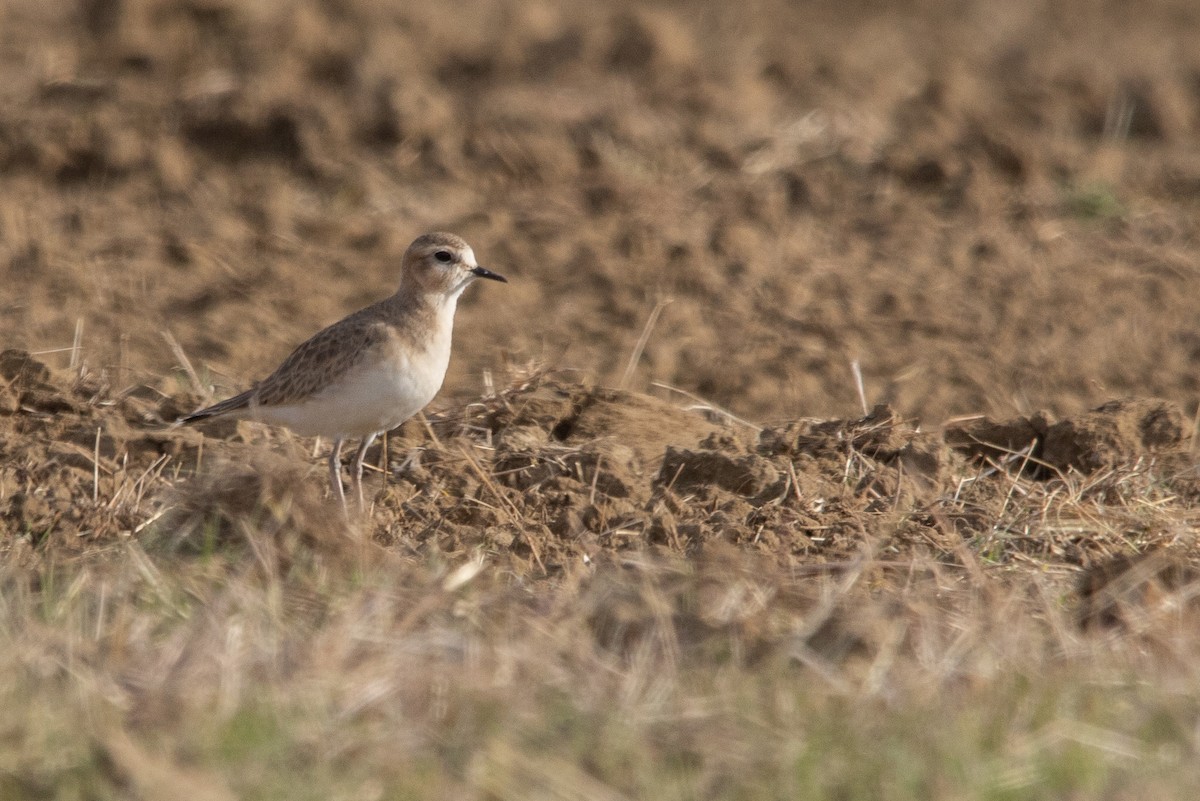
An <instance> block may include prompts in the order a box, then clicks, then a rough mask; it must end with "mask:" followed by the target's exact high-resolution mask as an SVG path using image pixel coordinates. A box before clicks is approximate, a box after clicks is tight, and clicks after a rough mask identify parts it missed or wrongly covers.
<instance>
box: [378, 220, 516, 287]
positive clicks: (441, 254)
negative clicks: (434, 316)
mask: <svg viewBox="0 0 1200 801" xmlns="http://www.w3.org/2000/svg"><path fill="white" fill-rule="evenodd" d="M476 278H490V279H491V280H493V281H504V282H505V283H507V282H508V279H507V278H505V277H504V276H502V275H498V274H497V273H494V272H492V271H491V270H488V269H485V268H483V267H480V266H479V263H478V262H476V261H475V252H474V251H473V250H471V246H470V245H468V244H467V243H466V242H465V241H464V240H463V238H462V237H460V236H456V235H454V234H447V233H442V232H437V233H432V234H424V235H422V236H419V237H417V239H416V240H415V241H414V242H413V243H412V244H411V245H409V246H408V250H407V251H406V252H405V254H404V277H403V279H402V283H401V286H402V287H406V288H417V289H418V290H419V291H421V292H426V293H429V294H435V295H445V296H447V297H450V298H457V297H458V296H459V294H460V293H461V292H462V291H463V290H464V289H466V288H467V285H468V284H470V283H471V282H472V281H474V280H475V279H476Z"/></svg>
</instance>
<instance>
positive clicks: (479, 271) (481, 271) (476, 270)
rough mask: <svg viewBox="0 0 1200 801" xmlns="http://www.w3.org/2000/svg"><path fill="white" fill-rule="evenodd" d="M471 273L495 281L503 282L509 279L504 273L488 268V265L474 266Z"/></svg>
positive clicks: (505, 282)
mask: <svg viewBox="0 0 1200 801" xmlns="http://www.w3.org/2000/svg"><path fill="white" fill-rule="evenodd" d="M471 273H472V274H473V275H477V276H479V277H480V278H490V279H491V280H493V281H499V282H500V283H502V284H507V283H508V279H507V278H505V277H504V276H503V275H501V274H500V273H494V272H492V271H491V270H489V269H487V268H486V267H472V268H471Z"/></svg>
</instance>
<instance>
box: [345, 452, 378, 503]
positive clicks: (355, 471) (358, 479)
mask: <svg viewBox="0 0 1200 801" xmlns="http://www.w3.org/2000/svg"><path fill="white" fill-rule="evenodd" d="M377 436H379V435H378V434H367V435H366V436H365V437H363V438H362V442H361V443H360V444H359V446H358V450H357V451H356V452H355V454H354V467H353V468H352V472H351V475H352V476H353V477H354V490H355V491H356V492H357V493H358V511H359V512H360V513H361V512H365V511H367V501H366V499H365V498H363V488H362V471H363V459H365V458H366V456H367V448H369V447H371V443H372V442H374V441H375V437H377Z"/></svg>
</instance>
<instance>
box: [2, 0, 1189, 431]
mask: <svg viewBox="0 0 1200 801" xmlns="http://www.w3.org/2000/svg"><path fill="white" fill-rule="evenodd" d="M1197 41H1200V6H1197V4H1195V3H1194V2H1190V0H1149V2H1143V3H1138V4H1131V3H1095V2H1085V1H1084V0H1068V2H1035V1H1033V0H1024V1H1021V2H1010V3H1003V4H996V3H991V2H970V0H913V1H912V2H895V3H886V4H882V3H870V2H811V3H789V2H783V1H782V0H761V1H760V2H751V3H749V4H736V5H735V4H728V3H724V2H719V1H718V0H696V1H695V2H664V3H641V4H638V3H621V2H611V3H596V2H583V1H582V0H567V2H537V1H536V0H535V1H533V2H530V1H528V0H519V1H518V0H496V1H495V2H464V1H461V0H460V1H458V2H443V1H442V0H439V2H428V1H426V0H417V1H416V2H394V3H389V2H382V1H381V0H287V1H285V0H256V2H252V3H239V2H234V0H184V2H176V0H82V2H65V0H64V1H60V2H43V1H42V0H6V2H4V3H3V4H2V5H0V346H3V347H21V348H25V349H28V350H31V351H36V352H42V353H43V354H44V355H43V356H42V357H41V358H43V359H44V360H46V361H48V362H49V363H51V364H58V365H60V366H66V365H68V364H69V363H71V362H72V361H74V362H76V363H79V362H86V363H87V364H88V365H89V366H91V367H92V368H93V369H103V370H105V371H106V372H107V373H108V374H109V376H110V378H111V380H112V381H113V383H114V384H116V385H118V386H125V385H129V384H133V383H148V384H150V385H152V386H156V387H159V388H161V389H163V390H164V391H166V392H175V391H178V390H179V389H180V388H182V387H185V386H187V384H186V382H184V381H182V380H181V372H180V370H179V360H178V359H177V358H176V355H175V354H174V353H173V352H172V348H171V346H170V345H169V344H168V340H169V339H170V338H173V339H174V340H176V341H177V342H178V343H179V345H180V346H181V348H182V350H183V352H184V353H185V354H186V355H187V356H188V357H189V358H190V359H191V361H192V362H193V364H195V365H196V367H197V369H198V370H200V371H201V374H202V375H203V376H204V377H205V380H207V381H209V382H211V384H212V385H213V386H214V388H215V392H216V394H217V395H218V396H222V395H224V394H226V393H229V392H232V391H234V390H235V389H240V388H243V387H245V386H246V385H247V384H248V383H249V382H250V381H251V380H253V379H255V378H257V377H260V376H262V375H263V374H264V373H265V372H266V371H267V370H269V369H271V368H272V367H273V366H274V365H275V364H276V363H277V362H278V361H279V360H280V359H281V358H282V357H283V356H284V355H286V354H287V352H288V351H289V350H290V349H291V348H292V347H293V346H294V345H295V344H297V343H298V342H300V341H301V340H302V339H304V338H305V337H307V336H309V335H310V334H312V333H313V332H315V331H316V330H317V329H318V328H320V327H321V326H323V325H325V324H328V323H329V322H332V321H333V320H335V319H337V318H339V317H340V316H342V315H343V314H345V313H347V312H349V311H351V310H353V309H355V308H357V307H359V306H361V305H365V304H366V303H368V302H371V301H373V300H375V299H377V298H380V297H383V296H385V295H387V294H389V293H390V292H391V291H393V289H394V287H395V285H396V281H397V268H398V264H399V257H400V254H402V253H403V251H404V248H405V247H406V246H407V244H408V243H409V241H411V239H412V238H413V237H415V236H416V235H418V234H420V233H422V232H424V231H427V230H431V229H450V230H454V231H456V232H458V233H461V234H462V235H464V236H465V237H467V239H468V240H469V241H470V242H471V243H472V244H473V246H474V248H475V251H476V253H477V254H478V255H479V258H480V260H481V262H482V263H483V264H485V265H487V266H489V267H492V268H494V269H495V270H497V271H499V272H501V273H504V274H505V275H507V276H508V277H509V278H510V280H511V283H510V284H509V285H508V286H487V287H477V288H475V289H474V290H472V291H471V292H469V293H468V294H467V296H466V297H464V299H463V301H462V305H461V307H460V313H459V318H458V328H457V333H456V344H455V359H454V362H453V364H452V367H451V373H450V375H449V376H448V379H447V393H446V395H444V396H443V398H442V400H440V401H439V403H441V404H446V403H449V402H453V401H454V400H455V399H456V398H457V399H461V398H469V397H476V396H477V395H478V394H479V392H480V391H481V390H482V389H483V387H484V384H485V371H490V372H491V374H492V375H493V376H494V377H495V381H496V382H497V383H498V384H499V383H502V382H503V381H504V380H505V376H507V375H509V374H510V372H511V371H514V370H515V371H520V370H526V369H530V368H532V367H547V368H567V369H573V370H578V371H580V375H582V376H583V377H585V378H586V379H588V380H593V381H597V382H600V383H606V384H619V383H625V384H627V385H628V386H629V387H630V388H632V389H638V390H648V391H652V392H655V393H657V394H661V395H664V396H666V397H670V396H672V391H671V390H668V389H663V388H662V387H661V386H658V385H660V384H662V385H667V386H670V387H675V388H678V389H680V390H683V391H686V392H689V393H693V394H695V395H698V396H701V397H703V398H706V399H708V400H710V401H713V402H716V403H719V404H722V405H725V406H727V407H729V408H730V409H732V410H733V411H735V412H737V413H739V414H741V415H744V416H747V417H751V418H754V419H757V420H773V419H780V418H794V417H797V416H850V415H854V414H856V413H857V412H858V409H859V406H860V404H859V399H858V392H857V390H856V388H855V382H854V379H853V377H852V370H851V364H852V363H855V362H857V363H859V364H860V365H861V368H862V372H863V375H864V378H865V390H866V396H867V400H868V401H870V402H877V401H888V402H891V403H892V404H894V405H895V406H896V407H897V409H898V410H899V411H901V412H902V413H903V414H905V415H909V416H914V417H919V418H923V419H925V420H926V421H928V422H931V423H939V422H941V421H942V420H943V419H945V418H946V417H948V416H951V415H957V414H967V413H975V412H987V413H993V414H1007V413H1012V412H1016V411H1020V412H1027V411H1031V410H1034V409H1039V408H1046V409H1049V410H1051V411H1053V412H1057V413H1070V412H1074V411H1078V410H1079V409H1081V408H1086V407H1089V406H1093V405H1096V404H1098V403H1100V402H1102V401H1104V400H1105V399H1107V398H1110V397H1114V396H1121V395H1129V394H1134V395H1155V396H1163V397H1166V398H1169V399H1173V400H1176V401H1178V402H1180V403H1183V404H1184V405H1185V408H1186V409H1187V410H1188V412H1189V413H1193V412H1195V410H1196V391H1197V386H1198V384H1197V381H1198V377H1200V376H1198V370H1197V367H1198V363H1200V319H1198V317H1197V299H1198V298H1200V289H1198V288H1197V277H1198V274H1200V258H1198V254H1200V245H1198V242H1200V147H1198V146H1197V145H1198V144H1200V49H1197V48H1196V47H1195V44H1196V42H1197ZM164 334H165V335H164ZM643 337H644V338H645V345H644V349H642V350H641V351H640V358H639V359H638V360H637V363H636V365H635V367H634V369H633V370H632V371H628V370H627V368H628V365H629V362H630V357H631V355H634V354H635V352H636V351H637V346H638V341H639V338H643Z"/></svg>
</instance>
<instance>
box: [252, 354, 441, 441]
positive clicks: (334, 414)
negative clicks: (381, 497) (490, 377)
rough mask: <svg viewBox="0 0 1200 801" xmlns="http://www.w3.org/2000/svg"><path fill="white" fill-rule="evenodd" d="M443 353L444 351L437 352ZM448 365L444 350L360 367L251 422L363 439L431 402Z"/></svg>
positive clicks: (256, 413)
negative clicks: (299, 400) (307, 395)
mask: <svg viewBox="0 0 1200 801" xmlns="http://www.w3.org/2000/svg"><path fill="white" fill-rule="evenodd" d="M438 351H443V352H438ZM449 361H450V348H449V343H447V347H445V348H444V349H441V348H434V349H433V351H432V352H427V353H423V354H419V355H418V356H417V357H416V358H411V357H410V358H396V359H389V360H386V361H376V362H374V363H368V364H363V365H361V366H359V367H357V368H355V369H354V370H352V371H350V372H349V373H347V374H345V375H343V376H340V377H339V378H338V380H337V381H335V382H334V383H332V384H331V385H330V386H329V387H327V388H326V389H324V390H321V391H319V392H316V393H314V394H313V395H312V396H311V397H310V398H309V399H307V400H306V401H304V402H303V403H298V404H295V405H292V406H271V407H265V406H260V407H257V408H252V409H250V410H248V411H249V413H248V414H247V415H246V416H247V417H248V418H250V419H257V420H261V421H263V422H266V423H273V424H276V425H285V426H287V427H288V428H290V429H292V430H293V431H295V432H296V433H298V434H303V435H306V436H313V435H320V436H326V437H361V436H365V435H367V434H374V433H377V432H381V431H387V430H389V429H392V428H395V427H396V426H398V425H400V424H401V423H403V422H404V421H405V420H407V419H408V418H410V417H412V416H413V415H414V414H416V413H417V412H419V411H421V409H423V408H425V406H426V405H427V404H428V403H429V402H430V401H431V400H433V397H434V396H435V395H437V393H438V390H439V389H441V387H442V379H444V378H445V376H446V366H447V364H448V363H449Z"/></svg>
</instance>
